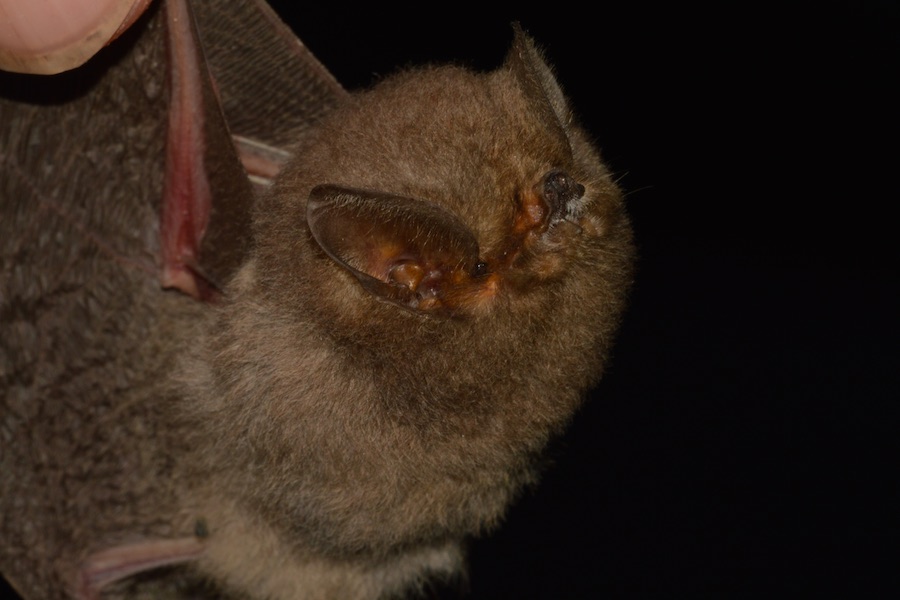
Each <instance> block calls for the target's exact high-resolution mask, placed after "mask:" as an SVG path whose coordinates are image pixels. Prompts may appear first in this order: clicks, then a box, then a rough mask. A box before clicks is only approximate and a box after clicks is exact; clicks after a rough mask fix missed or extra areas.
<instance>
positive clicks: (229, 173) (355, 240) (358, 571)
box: [0, 0, 633, 599]
mask: <svg viewBox="0 0 900 600" xmlns="http://www.w3.org/2000/svg"><path fill="white" fill-rule="evenodd" d="M514 29H515V31H514V40H513V42H512V45H511V48H510V50H509V52H508V54H507V57H506V59H505V61H504V62H503V64H502V66H500V67H499V68H497V69H495V70H493V71H490V72H473V71H469V70H465V69H462V68H460V67H451V66H446V67H423V68H418V69H411V70H406V71H402V72H400V73H398V74H396V75H394V76H392V77H389V78H386V79H385V80H384V81H382V82H380V83H378V84H377V85H376V86H374V87H373V88H372V89H370V90H366V91H361V92H358V93H354V94H352V95H351V94H348V93H347V92H346V91H345V90H344V89H343V88H342V87H341V86H340V85H339V84H338V83H337V82H335V81H334V79H333V78H332V77H331V76H330V75H329V74H328V72H327V70H325V68H324V67H322V65H320V64H319V63H318V61H316V60H315V58H314V57H313V56H312V55H311V54H309V52H308V51H307V50H306V49H305V48H303V46H302V45H301V44H299V42H297V41H296V39H294V37H293V35H292V34H291V33H290V32H289V31H288V30H287V28H286V27H284V25H283V24H281V23H280V21H279V20H278V19H277V17H275V15H274V14H273V13H272V12H271V10H270V9H269V8H268V7H267V6H266V5H264V4H262V3H259V2H255V1H253V0H245V1H243V2H227V3H226V2H221V1H219V2H216V1H213V0H206V1H195V2H192V3H191V5H190V6H188V5H187V4H186V3H185V2H182V1H177V0H170V1H168V2H166V3H165V5H164V6H154V7H153V8H152V9H151V10H150V11H149V12H148V14H147V15H145V16H144V17H143V18H142V20H141V21H140V22H139V23H137V24H136V26H135V27H133V28H132V29H131V30H130V31H129V32H128V33H127V34H126V35H125V36H123V38H121V39H120V40H117V42H116V43H115V44H114V45H112V46H111V47H110V48H108V49H106V50H105V51H104V52H103V53H101V55H100V56H98V57H96V58H95V59H94V60H92V61H91V62H89V63H88V64H87V65H85V67H83V68H82V69H81V70H79V71H78V72H77V73H75V74H72V75H68V76H67V75H63V76H60V77H57V78H52V79H50V80H40V81H35V80H34V79H32V78H28V77H25V76H15V75H4V79H5V81H3V86H2V89H3V90H4V98H3V99H2V101H0V135H2V137H0V169H2V171H3V182H2V186H3V187H2V197H0V209H2V213H0V215H2V221H0V227H2V231H3V236H2V241H0V257H2V263H0V264H2V270H0V278H2V280H0V290H2V293H3V296H2V299H0V315H2V324H3V330H4V335H3V341H2V342H0V344H2V345H0V351H2V354H0V369H2V371H0V377H2V379H0V381H2V384H0V385H2V387H0V389H2V390H3V403H2V420H0V423H2V425H0V444H2V445H0V449H2V455H0V464H2V470H0V473H2V479H0V486H2V487H0V519H2V521H0V540H2V541H0V570H2V573H3V575H4V577H6V578H7V580H9V581H10V583H11V584H12V585H13V586H14V587H15V588H16V589H17V590H18V591H19V593H20V594H22V596H23V597H24V598H29V599H30V598H77V599H91V598H99V597H104V598H106V597H109V598H114V597H146V598H154V597H155V598H164V597H172V598H186V597H198V596H200V597H210V598H215V597H223V596H224V597H247V598H272V599H282V598H284V599H287V598H330V597H335V598H383V597H392V596H402V595H404V594H407V593H410V592H414V591H416V590H420V589H422V588H423V587H424V586H427V585H428V583H429V582H430V581H434V580H438V581H440V580H447V579H451V578H453V577H456V576H458V574H459V573H460V572H463V571H464V569H465V551H464V548H465V542H466V541H467V540H468V539H470V538H472V537H475V536H479V535H483V534H485V533H487V532H489V531H490V530H491V529H492V528H493V527H495V526H497V524H498V522H499V520H500V519H501V518H502V515H503V514H504V511H505V509H506V507H507V506H508V505H509V503H510V502H511V501H513V500H514V499H515V497H516V495H517V494H518V493H520V492H521V490H522V489H523V488H525V487H527V486H529V485H533V484H535V483H536V481H537V480H538V478H539V474H540V467H541V460H540V457H541V452H542V450H543V449H544V447H545V445H546V444H547V442H548V440H550V439H551V438H552V437H553V436H554V435H558V434H559V433H560V432H561V431H562V430H563V429H564V428H565V426H566V424H567V423H568V422H569V420H570V419H571V418H572V416H573V415H574V413H575V412H576V410H577V408H578V406H579V405H580V403H581V401H582V399H583V396H584V392H585V391H586V390H587V389H588V388H589V387H591V386H592V385H593V384H594V383H596V382H597V381H598V379H599V377H600V376H601V374H602V371H603V366H604V363H605V361H606V359H607V356H608V353H609V350H610V347H611V342H612V339H613V337H614V334H615V331H616V329H617V326H618V323H619V320H620V317H621V311H622V308H623V305H624V302H625V298H626V296H627V290H628V287H629V284H630V280H631V264H632V261H633V248H632V242H631V233H630V231H631V230H630V225H629V221H628V218H627V215H626V213H625V209H624V204H623V200H622V194H621V192H620V190H619V189H618V187H617V186H616V184H615V182H614V181H613V179H612V176H611V173H610V172H609V170H608V169H607V168H606V167H605V166H604V164H603V162H602V160H601V158H600V155H599V153H598V152H597V150H596V149H595V148H594V147H593V145H592V143H591V141H590V140H589V138H588V136H587V135H586V134H585V133H584V131H582V129H581V128H580V127H579V126H578V124H577V120H576V118H575V115H574V111H573V109H572V107H570V106H569V103H568V100H567V99H566V97H565V95H564V93H563V91H562V89H561V87H560V86H559V84H558V83H557V82H556V80H555V78H554V76H553V73H552V70H551V68H550V66H549V65H548V63H547V62H546V61H545V59H544V58H543V56H542V54H541V52H540V51H539V49H538V48H537V47H536V45H535V44H534V42H533V41H532V40H531V39H530V38H529V37H528V35H527V34H526V33H524V32H523V31H522V30H521V29H520V28H517V27H516V28H514ZM5 90H10V91H9V92H7V91H5Z"/></svg>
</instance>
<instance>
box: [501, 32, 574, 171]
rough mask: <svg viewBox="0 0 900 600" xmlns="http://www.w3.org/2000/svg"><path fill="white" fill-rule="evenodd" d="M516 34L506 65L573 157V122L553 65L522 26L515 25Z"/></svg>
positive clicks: (532, 105) (540, 118) (541, 116)
mask: <svg viewBox="0 0 900 600" xmlns="http://www.w3.org/2000/svg"><path fill="white" fill-rule="evenodd" d="M513 33H514V37H513V43H512V47H511V48H510V49H509V53H508V54H507V55H506V61H505V62H504V66H505V67H506V68H507V69H509V70H510V71H511V72H512V73H513V76H514V77H515V78H516V83H518V85H519V88H520V89H521V90H522V93H523V94H524V96H525V100H526V102H527V103H528V105H529V107H530V108H531V110H532V111H534V112H535V113H536V116H537V117H538V118H539V121H540V122H541V123H544V124H545V125H546V126H547V127H549V128H550V129H551V134H552V135H553V137H554V138H555V139H556V140H557V141H558V142H559V144H560V145H561V146H562V147H563V148H564V149H566V150H567V152H568V154H569V155H571V147H570V145H569V136H568V133H567V130H568V127H569V125H570V123H571V121H572V111H571V109H570V108H569V101H568V100H567V99H566V96H565V94H563V91H562V88H560V86H559V84H558V83H557V82H556V77H555V76H554V75H553V70H552V69H551V67H550V65H549V64H548V63H547V62H546V61H545V60H544V58H543V56H542V54H541V52H540V50H538V48H537V46H535V44H534V41H533V40H532V39H531V37H529V36H528V34H526V33H525V32H524V31H523V29H522V27H521V25H519V23H513Z"/></svg>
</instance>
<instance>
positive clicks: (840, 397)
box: [273, 0, 900, 599]
mask: <svg viewBox="0 0 900 600" xmlns="http://www.w3.org/2000/svg"><path fill="white" fill-rule="evenodd" d="M273 4H274V6H275V7H276V8H277V9H279V10H280V12H281V14H282V15H283V16H284V18H285V19H286V20H287V21H288V22H289V23H290V24H291V26H292V27H293V28H294V30H295V31H296V32H297V33H298V36H299V37H300V39H302V40H303V41H304V42H305V43H306V45H307V46H308V47H309V48H310V49H311V50H312V51H313V53H315V54H316V55H317V56H318V57H319V59H320V60H321V61H322V62H323V63H324V64H325V65H326V66H327V67H328V68H329V69H330V70H331V71H332V73H334V75H335V76H336V77H337V79H338V80H339V81H340V82H342V83H343V84H344V85H345V86H346V87H348V88H349V89H356V88H358V87H361V86H365V85H368V84H369V83H371V82H372V81H374V80H375V79H377V78H378V77H381V76H384V75H387V74H389V73H390V72H392V71H394V70H396V69H397V68H399V67H403V66H405V65H413V64H419V63H422V62H428V61H437V62H444V61H456V62H461V63H463V64H469V65H471V66H473V67H476V68H483V69H487V68H492V67H494V66H496V65H498V64H499V63H500V62H501V60H502V58H503V56H504V54H505V51H506V48H507V46H508V44H509V42H510V39H511V35H512V34H511V29H510V25H509V24H510V22H511V21H513V20H520V21H521V23H522V25H523V26H524V27H525V29H526V30H527V31H529V32H530V33H531V34H532V36H533V37H534V38H535V39H536V40H537V42H538V43H539V44H540V45H542V46H543V47H544V49H545V50H546V54H547V57H548V58H549V60H550V61H551V62H552V63H553V64H554V65H555V67H556V72H557V75H558V78H559V80H560V82H561V84H562V85H563V87H564V88H565V90H566V91H567V93H568V94H569V96H570V98H571V100H572V103H573V105H574V106H575V108H576V110H577V112H578V113H579V115H580V117H581V119H582V122H583V123H584V125H585V126H586V128H587V129H588V130H589V131H590V132H591V134H592V135H593V136H594V137H595V139H596V140H597V142H598V144H599V145H600V147H601V148H602V149H603V152H604V155H605V157H606V159H607V162H608V163H609V164H610V165H611V167H612V169H613V170H614V171H615V173H616V174H617V175H618V176H619V177H621V184H622V186H623V187H624V188H625V189H626V191H627V193H628V196H627V199H628V207H629V212H630V214H631V216H632V219H633V223H634V226H635V230H636V235H637V241H638V244H639V247H640V253H641V256H640V260H639V264H638V271H637V274H636V284H635V287H634V290H633V294H632V299H631V304H630V308H629V310H628V313H627V314H626V318H625V324H624V327H623V329H622V331H621V333H620V336H619V339H618V343H617V346H616V350H615V353H614V356H613V360H612V362H611V364H610V369H609V372H608V374H607V375H606V377H605V379H604V381H603V382H602V383H601V384H600V385H599V386H598V388H597V389H596V390H594V391H593V392H592V394H591V397H590V399H589V401H588V403H587V404H586V406H585V408H584V409H583V411H582V412H581V413H580V414H578V415H577V418H576V419H575V421H574V422H573V424H572V426H571V428H570V430H569V431H568V433H567V435H566V436H565V437H564V438H563V439H561V440H559V441H558V442H557V443H556V444H554V446H553V447H552V449H551V456H552V458H553V460H554V464H553V466H552V467H551V468H550V469H549V470H548V471H547V473H546V475H545V477H544V480H543V482H542V484H541V485H540V486H539V487H538V488H537V489H536V490H533V491H530V492H528V493H526V494H525V495H524V496H523V497H522V499H521V500H520V501H519V502H518V503H517V504H516V505H515V506H514V507H513V509H512V510H511V512H510V513H509V516H508V518H507V519H506V522H505V523H504V525H503V526H502V527H501V528H500V529H499V530H498V531H497V532H495V533H494V534H493V535H492V536H490V537H488V538H485V539H482V540H477V541H474V542H473V543H472V545H471V548H470V558H471V569H470V575H469V581H468V582H467V583H466V584H465V585H464V586H462V589H463V590H468V592H467V594H466V595H464V596H463V597H467V598H471V599H483V598H490V599H506V598H542V599H558V598H617V599H618V598H668V597H679V598H682V597H688V598H760V597H769V596H770V595H773V594H776V593H780V594H791V595H803V596H806V595H807V594H813V593H823V592H828V593H830V594H832V595H834V596H835V597H853V598H856V597H861V596H863V595H868V594H872V593H876V594H879V595H880V597H884V596H885V595H886V594H887V593H889V592H890V591H891V590H893V591H894V593H896V592H897V591H898V590H900V581H898V579H900V575H898V567H900V479H898V457H900V455H898V444H897V442H896V439H897V436H898V425H900V418H898V408H897V404H898V399H900V376H898V371H900V347H898V333H900V331H898V329H900V328H898V314H897V313H898V310H897V307H898V300H900V293H898V292H900V277H898V267H900V260H898V259H900V253H898V244H897V234H896V229H897V226H898V219H897V218H896V216H895V206H896V205H897V204H898V200H900V194H898V191H900V190H898V185H897V183H896V176H897V171H898V169H897V165H898V158H900V157H898V151H897V144H898V133H900V132H898V127H897V112H898V110H900V102H898V100H900V98H898V96H900V95H898V93H897V92H898V78H900V6H898V4H897V3H896V2H887V1H884V2H877V1H874V0H867V1H864V2H824V3H822V2H820V3H795V2H794V3H792V2H785V3H778V4H771V5H769V4H766V3H764V2H754V3H747V2H737V3H719V4H709V5H698V4H685V3H668V4H667V5H666V6H665V7H663V6H662V5H656V4H645V3H642V2H629V3H621V2H611V3H586V4H583V5H581V6H582V7H583V8H576V7H575V6H574V5H569V4H564V3H559V4H558V5H548V4H545V3H537V4H536V5H535V7H534V8H532V9H527V10H525V9H519V10H509V11H502V10H496V11H493V12H490V13H485V12H484V10H483V8H481V9H479V7H472V6H464V5H459V4H456V3H453V4H443V3H420V4H416V5H414V6H417V7H418V8H415V9H407V10H404V11H400V10H396V11H393V12H391V11H388V12H385V11H384V10H379V11H375V10H374V7H372V8H370V9H368V10H357V9H350V8H348V7H347V6H346V5H338V4H336V3H335V4H333V5H331V6H326V5H323V6H316V7H309V6H302V7H298V5H297V4H296V3H293V2H287V1H284V2H273ZM379 4H381V3H379ZM587 8H590V10H591V11H593V12H592V13H590V14H589V13H587V12H585V11H586V10H587ZM440 593H441V595H442V597H443V596H446V597H455V595H456V594H457V590H455V589H445V590H441V591H440Z"/></svg>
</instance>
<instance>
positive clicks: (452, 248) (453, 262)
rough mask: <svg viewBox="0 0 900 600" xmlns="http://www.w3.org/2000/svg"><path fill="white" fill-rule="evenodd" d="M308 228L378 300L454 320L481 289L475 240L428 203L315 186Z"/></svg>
mask: <svg viewBox="0 0 900 600" xmlns="http://www.w3.org/2000/svg"><path fill="white" fill-rule="evenodd" d="M306 220H307V223H308V224H309V229H310V231H311V232H312V235H313V238H315V240H316V242H317V243H318V244H319V246H321V247H322V250H324V251H325V253H326V254H327V255H328V256H330V257H331V258H332V259H333V260H334V261H335V262H336V263H337V264H338V265H340V266H341V267H343V268H345V269H347V270H348V271H349V272H350V273H351V274H353V275H354V276H355V277H356V279H358V280H359V282H360V284H362V286H363V288H365V289H366V290H367V291H368V292H369V293H371V294H373V295H374V296H376V297H377V298H379V299H381V300H386V301H388V302H392V303H394V304H398V305H400V306H402V307H404V308H408V309H411V310H413V311H416V312H420V313H428V314H435V315H437V314H448V313H449V314H452V313H455V312H456V311H457V310H458V309H459V308H462V307H463V305H465V304H466V303H467V301H468V300H470V299H471V296H472V294H473V293H477V290H478V289H479V288H480V287H483V283H484V281H485V275H486V274H487V273H486V267H485V264H484V263H482V262H481V261H480V260H479V250H478V242H477V241H476V239H475V236H474V235H473V234H472V232H471V231H470V230H469V229H468V227H466V226H465V225H464V224H463V223H462V222H461V221H460V220H459V219H458V218H457V217H456V216H454V215H452V214H451V213H449V212H447V211H446V210H444V209H442V208H440V207H439V206H436V205H434V204H432V203H430V202H426V201H423V200H415V199H412V198H406V197H403V196H396V195H393V194H387V193H381V192H373V191H369V190H358V189H351V188H345V187H340V186H336V185H320V186H317V187H315V188H313V190H312V192H310V196H309V203H308V205H307V210H306Z"/></svg>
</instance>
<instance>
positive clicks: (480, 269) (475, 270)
mask: <svg viewBox="0 0 900 600" xmlns="http://www.w3.org/2000/svg"><path fill="white" fill-rule="evenodd" d="M487 273H488V266H487V263H486V262H484V261H481V262H479V263H478V264H476V265H475V266H474V267H472V277H484V276H485V275H487Z"/></svg>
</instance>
